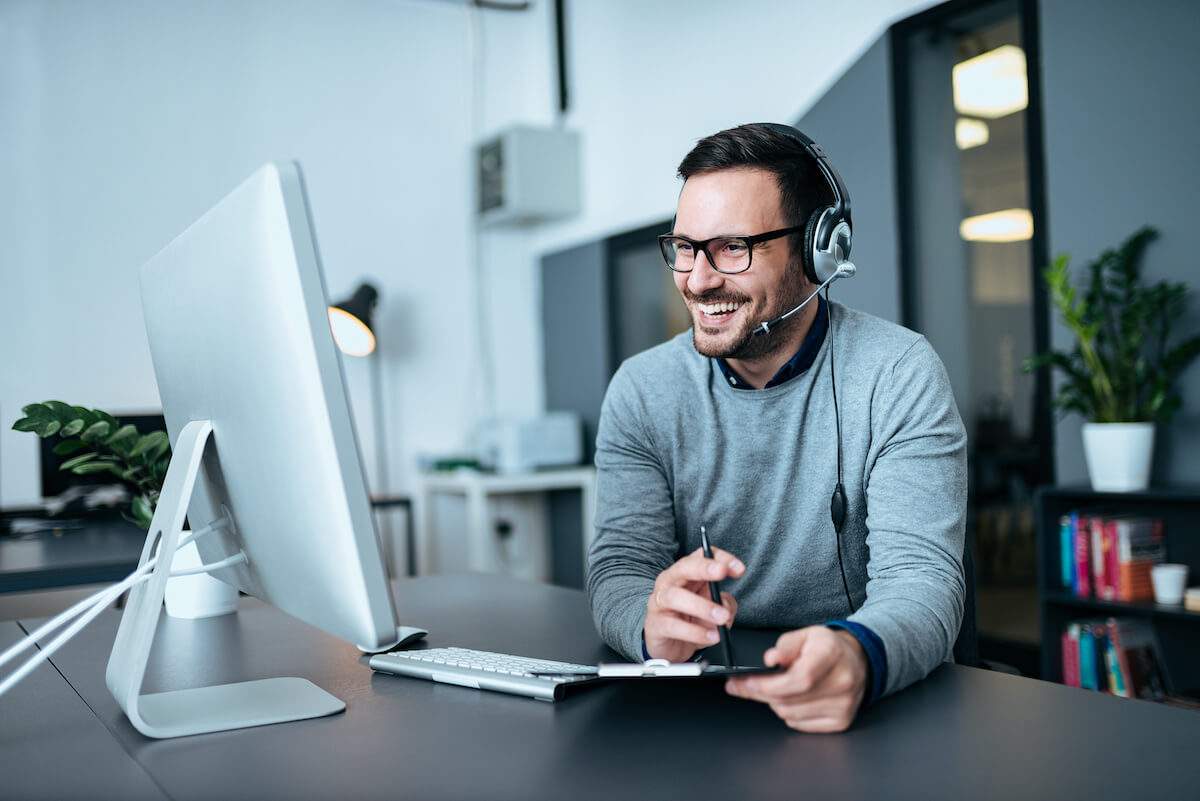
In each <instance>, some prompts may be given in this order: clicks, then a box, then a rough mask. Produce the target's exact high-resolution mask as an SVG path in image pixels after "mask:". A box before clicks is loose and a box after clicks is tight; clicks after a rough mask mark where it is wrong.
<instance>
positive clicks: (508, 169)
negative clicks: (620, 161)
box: [475, 125, 580, 226]
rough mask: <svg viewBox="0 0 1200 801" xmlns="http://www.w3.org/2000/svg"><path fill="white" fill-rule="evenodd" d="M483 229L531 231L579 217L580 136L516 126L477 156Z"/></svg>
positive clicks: (478, 150) (488, 143)
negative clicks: (541, 224)
mask: <svg viewBox="0 0 1200 801" xmlns="http://www.w3.org/2000/svg"><path fill="white" fill-rule="evenodd" d="M475 155H476V165H475V169H476V178H477V182H478V188H477V192H478V194H477V198H478V209H477V211H478V213H479V219H480V222H482V223H483V224H484V225H489V226H490V225H528V224H532V223H539V222H545V221H547V220H555V219H561V218H563V217H569V216H571V215H573V214H578V213H579V196H580V191H579V190H580V186H579V134H578V133H577V132H575V131H569V130H566V129H564V128H539V127H534V126H530V125H516V126H513V127H511V128H507V129H505V130H503V131H501V132H500V133H498V134H496V136H494V137H492V138H491V139H488V140H486V141H484V142H483V143H481V144H480V145H479V146H478V147H477V148H476V151H475Z"/></svg>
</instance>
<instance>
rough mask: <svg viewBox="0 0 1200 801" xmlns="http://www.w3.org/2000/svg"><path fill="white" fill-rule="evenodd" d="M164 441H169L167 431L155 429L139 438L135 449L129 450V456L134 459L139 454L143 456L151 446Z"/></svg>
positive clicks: (153, 446)
mask: <svg viewBox="0 0 1200 801" xmlns="http://www.w3.org/2000/svg"><path fill="white" fill-rule="evenodd" d="M163 442H167V432H165V431H155V432H153V433H150V434H147V435H146V436H144V437H142V438H141V439H139V440H138V444H137V445H135V446H134V447H133V450H132V451H130V452H129V458H131V459H133V458H136V457H138V456H141V455H142V454H143V453H146V452H147V451H149V450H150V449H151V448H155V447H157V446H158V445H159V443H163ZM168 444H169V443H168Z"/></svg>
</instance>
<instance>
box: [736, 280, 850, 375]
mask: <svg viewBox="0 0 1200 801" xmlns="http://www.w3.org/2000/svg"><path fill="white" fill-rule="evenodd" d="M827 306H828V304H827V303H826V302H825V298H823V297H821V296H820V295H817V316H816V317H815V318H813V322H812V325H811V326H810V327H809V329H808V333H807V334H805V335H804V341H803V342H801V343H800V349H799V350H798V351H796V354H795V355H794V356H792V358H790V359H788V360H787V363H786V364H784V365H783V366H782V367H780V368H779V370H778V371H777V372H776V373H775V375H774V376H773V377H772V378H771V380H770V381H768V382H767V385H766V386H765V387H763V389H770V388H771V387H777V386H779V385H780V384H782V383H783V382H785V381H790V380H791V379H793V378H795V377H796V376H798V375H803V374H804V373H805V372H807V370H808V368H810V367H812V363H813V362H814V361H816V359H817V351H819V350H820V349H821V343H823V342H824V341H825V332H826V331H827V330H829V309H828V308H827ZM713 361H715V362H716V363H717V367H719V368H721V373H722V374H724V376H725V381H726V382H728V384H729V386H731V387H733V388H734V389H754V387H753V386H751V385H750V384H749V383H748V382H747V381H746V379H744V378H742V377H741V376H740V375H738V374H737V372H736V371H735V370H734V369H733V368H732V367H730V366H729V363H728V362H726V361H725V360H724V359H721V358H716V359H713Z"/></svg>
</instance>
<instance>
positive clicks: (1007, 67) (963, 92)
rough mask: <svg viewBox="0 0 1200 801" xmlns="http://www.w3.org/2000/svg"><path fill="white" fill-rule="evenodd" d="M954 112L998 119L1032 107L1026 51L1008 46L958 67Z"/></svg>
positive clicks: (955, 78)
mask: <svg viewBox="0 0 1200 801" xmlns="http://www.w3.org/2000/svg"><path fill="white" fill-rule="evenodd" d="M953 76H954V108H955V110H956V111H958V113H959V114H967V115H970V116H972V117H986V118H987V119H995V118H997V117H1003V116H1004V115H1006V114H1012V113H1013V112H1014V111H1020V110H1021V109H1023V108H1025V107H1026V106H1027V105H1029V82H1028V80H1027V79H1026V74H1025V51H1023V50H1022V49H1021V48H1019V47H1016V46H1015V45H1004V46H1002V47H997V48H996V49H995V50H989V51H988V52H986V53H984V54H982V55H978V56H975V58H970V59H967V60H966V61H963V62H960V63H958V64H955V65H954V72H953Z"/></svg>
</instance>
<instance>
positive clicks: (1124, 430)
mask: <svg viewBox="0 0 1200 801" xmlns="http://www.w3.org/2000/svg"><path fill="white" fill-rule="evenodd" d="M1083 455H1084V458H1085V459H1087V468H1088V476H1089V477H1091V479H1092V489H1093V490H1095V491H1097V492H1137V491H1138V490H1144V489H1146V488H1147V487H1148V486H1150V460H1151V457H1152V456H1153V455H1154V423H1084V424H1083Z"/></svg>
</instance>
